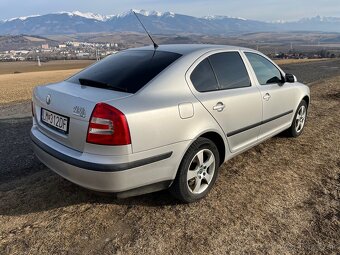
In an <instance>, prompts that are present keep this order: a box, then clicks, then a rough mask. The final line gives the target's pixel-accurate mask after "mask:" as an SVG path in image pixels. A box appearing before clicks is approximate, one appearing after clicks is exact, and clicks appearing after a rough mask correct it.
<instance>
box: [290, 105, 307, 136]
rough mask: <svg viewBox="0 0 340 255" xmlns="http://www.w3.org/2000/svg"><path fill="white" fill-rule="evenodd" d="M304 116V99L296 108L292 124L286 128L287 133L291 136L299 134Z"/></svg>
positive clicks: (305, 106) (304, 119) (305, 115)
mask: <svg viewBox="0 0 340 255" xmlns="http://www.w3.org/2000/svg"><path fill="white" fill-rule="evenodd" d="M306 118H307V103H306V101H304V100H302V101H301V103H300V104H299V106H298V108H297V111H296V113H295V116H294V119H293V122H292V125H291V126H290V128H289V129H288V130H287V131H288V135H289V136H291V137H298V136H299V135H301V133H302V131H303V128H304V127H305V123H306Z"/></svg>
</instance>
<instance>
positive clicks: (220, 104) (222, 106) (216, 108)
mask: <svg viewBox="0 0 340 255" xmlns="http://www.w3.org/2000/svg"><path fill="white" fill-rule="evenodd" d="M224 108H225V105H224V104H223V103H222V102H218V103H217V104H216V105H215V106H214V107H213V110H215V111H218V112H221V111H223V109H224Z"/></svg>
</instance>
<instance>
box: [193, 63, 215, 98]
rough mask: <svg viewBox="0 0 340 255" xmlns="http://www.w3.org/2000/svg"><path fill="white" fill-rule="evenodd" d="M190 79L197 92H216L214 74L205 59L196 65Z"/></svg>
mask: <svg viewBox="0 0 340 255" xmlns="http://www.w3.org/2000/svg"><path fill="white" fill-rule="evenodd" d="M190 79H191V82H192V84H193V85H194V87H195V89H196V90H197V91H199V92H207V91H214V90H218V84H217V80H216V77H215V74H214V72H213V70H212V68H211V65H210V63H209V60H208V59H207V58H206V59H204V60H203V61H202V62H201V63H199V64H198V65H197V67H196V68H195V70H194V71H193V72H192V73H191V76H190Z"/></svg>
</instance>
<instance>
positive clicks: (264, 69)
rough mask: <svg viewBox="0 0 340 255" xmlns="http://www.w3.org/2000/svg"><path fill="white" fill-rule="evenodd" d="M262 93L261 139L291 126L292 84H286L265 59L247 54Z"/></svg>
mask: <svg viewBox="0 0 340 255" xmlns="http://www.w3.org/2000/svg"><path fill="white" fill-rule="evenodd" d="M245 55H246V56H247V58H248V60H249V62H250V64H251V66H252V67H253V70H254V72H255V75H256V77H257V80H258V85H259V88H260V91H261V98H262V104H263V117H262V125H261V129H260V135H259V139H262V138H265V137H268V136H271V135H272V134H273V133H276V132H278V131H279V130H282V129H284V128H286V127H287V126H289V125H290V122H291V119H292V115H293V110H294V109H292V105H294V100H295V96H294V92H293V88H292V86H294V85H293V84H292V83H284V78H283V77H282V74H281V72H280V70H279V69H278V68H277V67H276V66H275V65H274V64H273V63H271V61H269V60H268V59H266V58H265V57H263V56H261V55H259V54H256V53H250V52H246V53H245Z"/></svg>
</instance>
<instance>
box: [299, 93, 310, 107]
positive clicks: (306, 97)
mask: <svg viewBox="0 0 340 255" xmlns="http://www.w3.org/2000/svg"><path fill="white" fill-rule="evenodd" d="M302 100H304V101H306V103H307V108H308V107H309V102H310V98H309V96H307V95H306V96H304V97H303V98H302ZM302 100H301V101H302Z"/></svg>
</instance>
